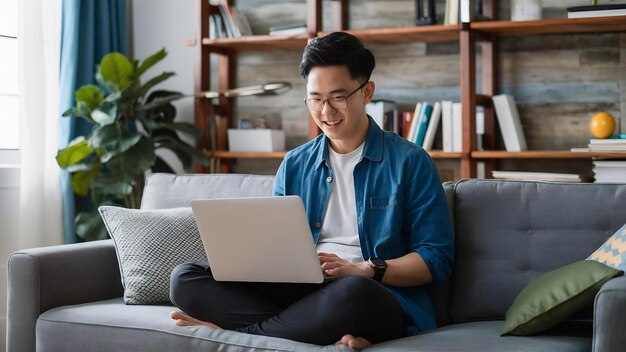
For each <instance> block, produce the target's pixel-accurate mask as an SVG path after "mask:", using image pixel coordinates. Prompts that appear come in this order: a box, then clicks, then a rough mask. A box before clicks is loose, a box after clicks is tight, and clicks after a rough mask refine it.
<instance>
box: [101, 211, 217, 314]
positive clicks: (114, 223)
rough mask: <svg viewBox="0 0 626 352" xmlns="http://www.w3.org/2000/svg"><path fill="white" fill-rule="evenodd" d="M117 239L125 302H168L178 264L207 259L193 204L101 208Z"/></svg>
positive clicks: (109, 229)
mask: <svg viewBox="0 0 626 352" xmlns="http://www.w3.org/2000/svg"><path fill="white" fill-rule="evenodd" d="M98 210H99V211H100V215H101V216H102V219H103V220H104V224H105V225H106V228H107V230H108V231H109V235H110V236H111V238H113V240H114V242H115V249H116V251H117V259H118V261H119V265H120V273H121V277H122V285H123V286H124V301H125V302H126V304H156V303H169V302H170V299H169V289H170V274H171V273H172V269H174V267H175V266H176V265H178V264H181V263H185V262H193V261H200V260H206V254H205V253H204V248H203V247H202V242H201V240H200V235H199V233H198V227H197V225H196V221H195V220H194V217H193V213H192V211H191V209H190V208H175V209H163V210H138V209H126V208H120V207H114V206H102V207H100V208H98Z"/></svg>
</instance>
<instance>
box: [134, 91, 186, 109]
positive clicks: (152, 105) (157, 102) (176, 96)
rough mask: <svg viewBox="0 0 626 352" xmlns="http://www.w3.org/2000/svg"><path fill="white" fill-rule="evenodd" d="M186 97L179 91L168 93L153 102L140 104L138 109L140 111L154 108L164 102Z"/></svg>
mask: <svg viewBox="0 0 626 352" xmlns="http://www.w3.org/2000/svg"><path fill="white" fill-rule="evenodd" d="M182 97H184V95H182V94H180V93H178V92H172V95H168V96H166V97H160V98H156V99H154V100H152V101H151V102H149V103H148V104H145V105H143V106H140V107H139V108H138V110H140V111H148V110H151V109H154V108H156V107H159V106H161V105H163V104H166V103H169V102H172V101H174V100H178V99H180V98H182Z"/></svg>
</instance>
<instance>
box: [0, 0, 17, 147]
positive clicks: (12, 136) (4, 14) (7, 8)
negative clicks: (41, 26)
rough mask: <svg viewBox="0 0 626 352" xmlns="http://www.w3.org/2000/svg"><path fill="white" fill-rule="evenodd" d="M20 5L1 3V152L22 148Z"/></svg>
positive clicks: (11, 0)
mask: <svg viewBox="0 0 626 352" xmlns="http://www.w3.org/2000/svg"><path fill="white" fill-rule="evenodd" d="M17 1H18V0H2V1H0V151H1V150H3V149H19V147H20V138H19V99H18V79H17V72H18V67H17V65H18V59H17Z"/></svg>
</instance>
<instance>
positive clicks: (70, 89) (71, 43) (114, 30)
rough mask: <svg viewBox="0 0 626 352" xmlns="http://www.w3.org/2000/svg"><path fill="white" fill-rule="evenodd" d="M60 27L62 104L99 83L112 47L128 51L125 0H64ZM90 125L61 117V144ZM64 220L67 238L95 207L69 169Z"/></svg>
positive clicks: (64, 177)
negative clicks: (76, 189)
mask: <svg viewBox="0 0 626 352" xmlns="http://www.w3.org/2000/svg"><path fill="white" fill-rule="evenodd" d="M62 11H63V12H62V22H63V23H62V29H61V67H60V70H61V71H60V99H61V102H60V108H61V113H63V112H64V111H65V110H67V109H69V108H70V107H72V106H74V105H75V100H74V92H75V91H76V89H78V88H79V87H80V86H83V85H85V84H96V80H95V72H96V71H95V70H96V65H97V64H98V63H99V62H100V60H101V59H102V57H103V56H104V55H106V54H108V53H110V52H112V51H118V52H121V53H124V54H126V52H127V48H126V0H63V10H62ZM90 131H91V125H90V124H89V123H88V122H86V121H84V120H82V119H77V118H61V121H60V132H59V148H65V147H67V145H68V144H69V142H70V141H71V140H73V139H74V138H76V137H78V136H82V135H86V134H88V133H89V132H90ZM61 185H62V187H63V224H64V228H65V242H66V243H73V242H77V241H78V240H79V239H78V237H77V236H76V230H75V225H74V217H75V216H76V214H77V213H79V212H81V211H86V210H89V209H91V208H93V205H92V204H91V200H90V198H89V197H80V196H75V195H74V193H73V192H72V186H71V179H70V175H69V173H67V172H66V171H63V174H62V177H61Z"/></svg>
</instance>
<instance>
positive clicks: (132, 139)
mask: <svg viewBox="0 0 626 352" xmlns="http://www.w3.org/2000/svg"><path fill="white" fill-rule="evenodd" d="M141 137H142V135H141V134H140V133H138V132H132V131H130V130H129V129H128V128H127V127H126V126H123V125H122V126H120V125H118V124H110V125H104V126H101V127H97V128H95V129H94V130H93V132H92V133H91V137H90V138H89V145H91V146H92V147H94V148H105V149H106V151H107V152H116V153H122V152H125V151H127V150H128V149H130V148H131V147H132V146H133V145H135V144H137V142H139V140H140V139H141ZM105 154H106V153H105ZM106 161H107V160H103V162H106Z"/></svg>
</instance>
